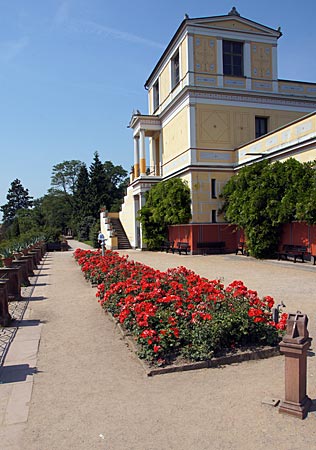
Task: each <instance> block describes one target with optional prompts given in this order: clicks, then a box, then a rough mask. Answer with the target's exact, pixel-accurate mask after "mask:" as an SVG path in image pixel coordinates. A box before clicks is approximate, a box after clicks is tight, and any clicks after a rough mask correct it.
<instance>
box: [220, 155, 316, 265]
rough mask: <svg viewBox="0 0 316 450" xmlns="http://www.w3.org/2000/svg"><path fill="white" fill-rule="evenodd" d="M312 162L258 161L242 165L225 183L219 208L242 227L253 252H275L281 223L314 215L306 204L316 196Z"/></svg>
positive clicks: (257, 254) (269, 254) (290, 160)
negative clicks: (245, 165)
mask: <svg viewBox="0 0 316 450" xmlns="http://www.w3.org/2000/svg"><path fill="white" fill-rule="evenodd" d="M313 165H314V164H313V163H304V164H302V163H300V162H299V161H297V160H295V159H293V158H290V159H288V160H286V161H285V162H280V161H276V162H274V163H269V162H268V161H264V162H258V163H256V164H253V165H251V166H247V167H244V168H242V169H241V170H240V172H239V173H238V174H237V175H236V176H234V177H232V178H231V179H230V180H229V181H228V183H227V184H226V185H225V187H224V189H223V193H222V197H223V198H224V205H223V208H222V212H224V214H225V218H226V220H227V221H228V222H231V223H234V224H236V225H238V227H240V228H242V229H243V230H244V231H245V233H246V237H247V244H248V248H249V250H250V253H251V254H252V255H253V256H255V257H257V258H265V257H269V256H272V255H274V254H275V252H276V250H277V246H278V244H279V239H280V230H281V225H282V224H284V223H289V222H292V221H294V220H308V221H309V222H310V223H311V222H312V220H313V218H314V219H316V215H315V212H316V211H315V209H314V210H313V209H312V208H310V210H308V209H307V207H306V205H308V204H312V202H311V199H313V196H315V197H314V198H316V195H315V193H316V191H315V170H314V168H313Z"/></svg>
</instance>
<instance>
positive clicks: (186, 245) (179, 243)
mask: <svg viewBox="0 0 316 450" xmlns="http://www.w3.org/2000/svg"><path fill="white" fill-rule="evenodd" d="M177 246H178V248H188V247H190V244H189V243H188V242H178V243H177Z"/></svg>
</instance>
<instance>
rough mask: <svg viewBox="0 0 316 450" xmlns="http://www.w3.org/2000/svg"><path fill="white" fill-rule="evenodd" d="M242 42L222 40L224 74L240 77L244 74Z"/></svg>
mask: <svg viewBox="0 0 316 450" xmlns="http://www.w3.org/2000/svg"><path fill="white" fill-rule="evenodd" d="M243 59H244V58H243V43H242V42H235V41H223V72H224V75H234V76H237V77H242V76H243V74H244V61H243Z"/></svg>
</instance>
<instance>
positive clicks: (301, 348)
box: [279, 312, 312, 419]
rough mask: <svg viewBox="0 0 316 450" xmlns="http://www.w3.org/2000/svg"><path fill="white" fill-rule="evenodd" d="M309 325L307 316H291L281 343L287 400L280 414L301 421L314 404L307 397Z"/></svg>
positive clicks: (282, 405)
mask: <svg viewBox="0 0 316 450" xmlns="http://www.w3.org/2000/svg"><path fill="white" fill-rule="evenodd" d="M307 323H308V318H307V316H306V315H305V314H301V313H300V312H297V313H296V314H289V316H288V320H287V328H286V334H285V336H284V337H283V340H282V342H281V343H280V351H281V352H282V353H283V354H284V355H285V399H284V401H282V402H281V404H280V407H279V412H280V413H284V414H290V415H292V416H295V417H299V418H300V419H304V418H305V417H306V415H307V413H308V411H309V408H310V406H311V403H312V401H311V399H310V398H309V397H308V396H307V395H306V378H307V350H308V349H309V347H310V343H311V340H312V339H311V338H310V337H309V334H308V331H307Z"/></svg>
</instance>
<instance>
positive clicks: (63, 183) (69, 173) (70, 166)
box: [51, 159, 83, 195]
mask: <svg viewBox="0 0 316 450" xmlns="http://www.w3.org/2000/svg"><path fill="white" fill-rule="evenodd" d="M82 164H83V163H82V162H81V161H78V160H77V159H72V160H71V161H63V162H62V163H59V164H56V165H55V166H53V170H52V177H51V185H52V187H53V189H57V190H61V191H62V192H63V193H64V194H66V195H68V194H69V195H73V193H74V190H75V186H76V182H77V178H78V175H79V172H80V169H81V166H82Z"/></svg>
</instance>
